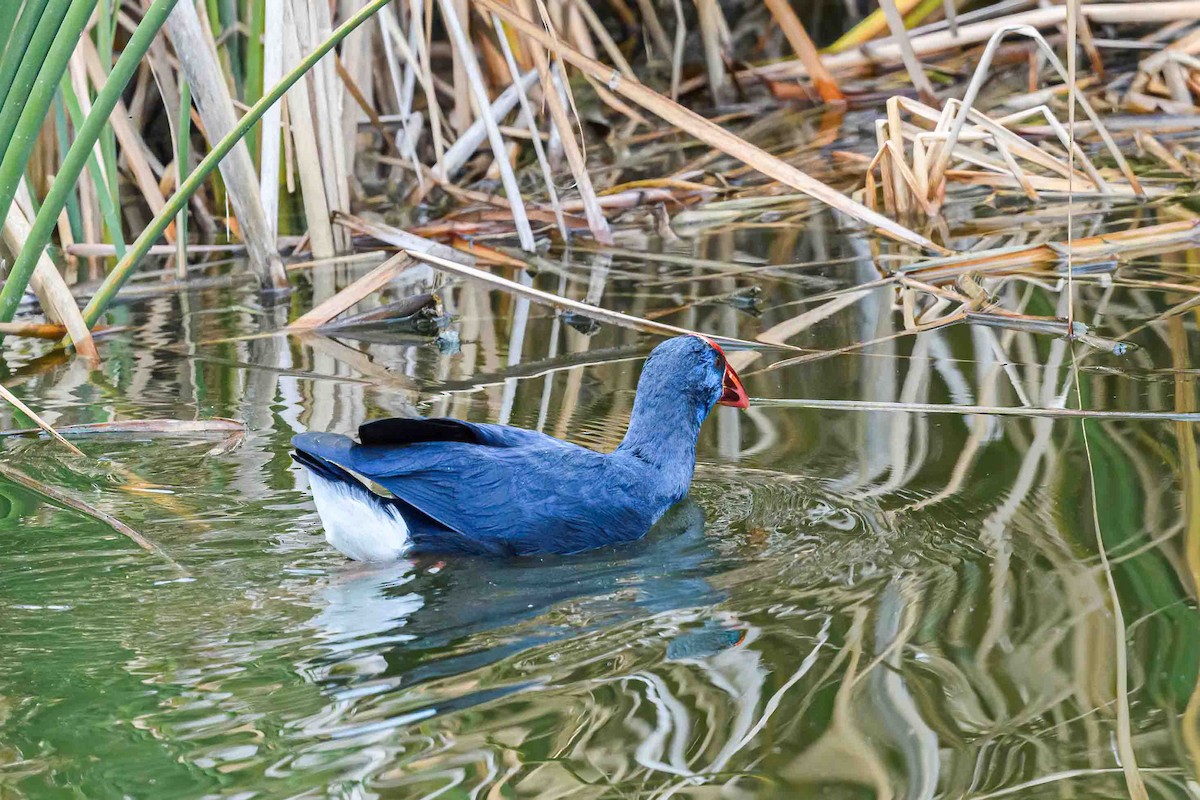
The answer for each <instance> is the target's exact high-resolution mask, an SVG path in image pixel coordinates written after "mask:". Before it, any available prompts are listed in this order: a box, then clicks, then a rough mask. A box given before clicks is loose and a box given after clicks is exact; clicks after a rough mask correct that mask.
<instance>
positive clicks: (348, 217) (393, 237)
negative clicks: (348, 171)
mask: <svg viewBox="0 0 1200 800" xmlns="http://www.w3.org/2000/svg"><path fill="white" fill-rule="evenodd" d="M333 220H334V222H336V223H338V224H339V225H342V226H344V227H346V228H348V229H349V230H353V231H358V232H359V233H365V234H366V235H368V236H373V237H375V238H376V239H378V240H379V241H381V242H386V243H387V244H390V245H392V246H394V247H399V248H402V249H404V250H413V251H416V252H421V253H428V254H430V255H435V256H439V257H441V258H447V259H450V260H451V261H458V262H461V263H464V264H471V263H474V262H473V261H472V260H471V259H470V258H469V257H465V256H462V255H459V254H458V253H456V252H455V251H454V249H453V248H450V247H447V246H446V245H444V244H439V243H438V242H435V241H432V240H430V239H425V238H422V237H420V236H417V235H416V234H412V233H409V232H408V231H402V230H400V229H399V228H394V227H392V226H391V225H385V224H384V223H382V222H372V221H370V220H366V219H363V218H362V217H356V216H354V215H353V214H343V213H340V212H337V213H335V214H334V215H333Z"/></svg>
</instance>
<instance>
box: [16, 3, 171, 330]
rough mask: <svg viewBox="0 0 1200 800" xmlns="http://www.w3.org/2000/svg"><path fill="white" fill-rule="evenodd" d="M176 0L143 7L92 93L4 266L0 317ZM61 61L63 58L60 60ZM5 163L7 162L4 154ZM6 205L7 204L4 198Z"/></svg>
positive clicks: (18, 297)
mask: <svg viewBox="0 0 1200 800" xmlns="http://www.w3.org/2000/svg"><path fill="white" fill-rule="evenodd" d="M176 2H177V0H154V3H153V4H152V5H151V6H150V8H148V9H146V13H145V14H144V15H143V16H142V21H141V22H140V23H138V26H137V29H136V30H134V32H133V35H132V36H131V37H130V38H129V43H128V44H126V45H125V49H124V50H123V51H122V52H121V57H120V58H118V59H117V63H116V64H115V65H114V66H113V69H112V72H110V73H109V76H108V80H107V81H105V83H104V87H103V88H102V89H101V90H100V93H99V94H97V95H96V100H95V102H94V103H93V104H92V110H91V113H89V114H88V116H87V119H86V120H84V123H83V125H82V126H80V127H79V128H78V129H77V130H76V131H75V141H74V143H73V144H72V145H71V149H70V150H68V151H67V155H66V157H65V158H63V161H62V164H61V166H59V169H58V175H56V176H55V178H54V181H53V183H51V184H50V191H48V192H47V193H46V199H45V200H43V201H42V207H41V209H40V210H39V211H38V213H37V217H36V218H35V219H34V221H33V225H32V226H31V228H30V231H29V238H27V239H26V240H25V246H24V247H23V248H22V249H21V252H20V254H19V255H18V256H17V260H16V263H14V264H13V266H12V269H11V270H10V271H9V274H8V280H6V281H5V282H4V288H3V289H0V322H11V321H12V318H13V315H14V314H16V312H17V306H18V305H19V304H20V302H21V296H22V295H23V294H24V293H25V287H26V286H27V285H28V284H29V278H30V276H32V275H33V270H34V268H35V267H36V266H37V260H38V256H39V255H41V253H42V251H43V250H44V249H45V248H46V244H47V243H48V242H49V241H50V236H51V234H52V233H53V231H54V226H55V223H56V222H57V220H58V215H59V213H60V212H61V211H62V208H63V205H64V204H65V203H66V201H67V197H68V196H69V195H70V194H71V192H72V191H73V190H74V188H75V182H76V181H77V180H79V173H80V172H82V171H83V168H84V166H85V165H86V164H87V160H88V158H89V156H91V154H92V148H93V147H94V146H95V144H96V140H97V139H99V138H100V132H101V131H102V130H103V129H104V126H105V125H107V124H108V117H109V115H110V114H111V113H112V111H113V108H115V107H116V105H117V101H118V100H120V99H121V93H122V92H124V91H125V86H126V85H127V84H128V83H129V81H130V79H131V78H132V77H133V74H134V73H135V72H136V71H137V69H138V66H139V65H140V64H141V61H142V58H143V57H144V56H145V55H146V51H147V50H149V49H150V43H151V42H153V41H154V37H155V36H156V35H157V34H158V30H159V28H161V27H162V26H163V23H164V22H166V20H167V15H169V14H170V13H171V9H173V8H174V7H175V3H176ZM85 21H86V18H85ZM75 41H76V40H72V42H71V45H72V47H74V43H75ZM69 55H70V52H69V51H68V56H69ZM63 63H64V64H65V63H66V62H65V60H64V62H63ZM60 75H61V73H60ZM5 163H7V156H6V157H5ZM0 172H3V168H2V166H0ZM97 188H99V187H97ZM10 199H11V198H10ZM5 208H6V209H7V203H6V204H5Z"/></svg>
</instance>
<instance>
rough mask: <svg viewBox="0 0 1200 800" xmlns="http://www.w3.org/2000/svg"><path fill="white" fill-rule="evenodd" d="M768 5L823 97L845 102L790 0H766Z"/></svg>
mask: <svg viewBox="0 0 1200 800" xmlns="http://www.w3.org/2000/svg"><path fill="white" fill-rule="evenodd" d="M766 6H767V9H768V10H770V12H771V16H773V17H774V18H775V21H776V22H777V23H779V27H781V28H783V35H784V36H786V37H787V40H788V44H790V45H791V46H792V50H794V51H795V53H796V56H797V57H798V58H799V59H800V62H801V63H802V64H804V69H805V70H807V71H808V74H809V76H811V79H812V82H813V86H814V87H815V88H816V90H817V94H818V95H819V96H820V97H821V99H822V100H824V101H825V102H826V103H843V102H845V100H846V96H845V95H844V94H842V90H841V89H840V88H839V87H838V84H837V80H836V79H835V78H834V77H833V74H832V73H831V72H830V71H829V70H827V69H825V65H824V64H822V63H821V56H820V54H818V53H817V48H816V45H814V44H813V41H812V39H810V38H809V36H808V31H806V30H805V29H804V23H802V22H801V21H800V18H799V17H798V16H796V12H795V11H794V10H792V4H791V3H790V2H789V0H766Z"/></svg>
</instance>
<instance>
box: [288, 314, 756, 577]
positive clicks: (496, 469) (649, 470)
mask: <svg viewBox="0 0 1200 800" xmlns="http://www.w3.org/2000/svg"><path fill="white" fill-rule="evenodd" d="M718 403H720V404H721V405H728V406H734V407H735V408H746V407H747V406H748V405H749V399H748V398H747V396H746V390H745V388H744V387H743V386H742V382H741V379H739V378H738V376H737V373H736V372H734V371H733V368H732V367H730V366H729V364H727V363H726V361H725V354H724V353H723V352H722V351H721V348H720V347H718V346H717V345H716V343H714V342H712V341H710V340H708V339H705V338H701V337H699V336H679V337H676V338H674V339H668V340H667V341H665V342H663V343H662V344H660V345H658V347H656V348H654V350H653V351H652V352H651V353H650V357H649V359H647V361H646V365H645V367H644V368H643V369H642V376H641V378H640V379H639V380H638V386H637V397H636V398H635V399H634V402H633V414H632V416H631V418H630V420H629V430H628V431H627V432H626V434H625V439H624V440H623V441H622V442H621V444H620V445H619V446H618V447H617V449H616V450H614V451H613V452H612V453H597V452H595V451H593V450H588V449H586V448H583V447H579V446H577V445H574V444H570V443H568V442H563V441H560V440H558V439H554V438H552V437H549V436H546V435H545V434H542V433H538V432H536V431H528V430H523V429H521V428H511V427H509V426H507V425H488V424H479V423H474V422H464V421H462V420H457V419H445V418H443V419H420V418H418V419H385V420H378V421H376V422H369V423H367V424H365V425H363V426H362V427H360V428H359V429H358V436H359V439H360V440H361V444H360V443H356V442H355V441H354V440H352V439H350V438H349V437H347V436H342V435H340V434H333V433H302V434H300V435H298V436H296V437H295V438H294V439H292V445H293V446H294V447H295V448H296V452H295V454H294V456H293V457H294V458H295V459H296V460H297V461H298V462H300V463H301V464H303V465H304V466H305V467H306V468H307V469H308V472H309V475H310V478H311V482H312V491H313V499H314V500H315V501H316V505H317V513H318V514H320V516H321V521H322V523H324V526H325V537H326V538H327V539H328V540H329V543H330V544H332V545H333V546H334V547H336V548H337V549H338V550H340V551H341V552H342V553H344V554H345V555H347V556H349V557H350V558H353V559H357V560H360V561H387V560H390V559H394V558H398V557H400V556H402V555H406V554H414V553H473V554H487V555H534V554H538V553H562V554H570V553H578V552H582V551H584V550H590V549H592V548H595V547H601V546H603V545H608V544H617V543H620V542H628V541H632V540H634V539H638V538H640V537H642V536H644V535H645V534H646V532H647V531H648V530H650V528H651V526H652V525H653V524H654V523H655V521H657V520H658V518H659V517H661V516H662V515H663V513H664V512H666V510H667V509H669V508H670V507H671V506H672V505H674V504H675V503H677V502H678V501H680V500H682V499H683V497H684V496H685V495H686V494H687V492H688V487H689V485H690V484H691V482H692V472H693V470H694V469H695V467H696V440H697V438H698V437H699V435H700V426H701V424H703V422H704V419H705V417H707V416H708V413H709V412H710V411H711V410H712V408H713V406H715V405H716V404H718ZM352 472H353V473H356V474H358V475H362V476H363V477H366V478H369V479H370V480H372V481H374V482H375V483H376V484H378V485H380V486H382V487H383V488H385V489H387V490H388V492H390V493H391V495H392V496H391V497H384V496H382V495H380V494H377V493H375V492H373V491H371V490H370V489H368V488H367V487H366V486H365V485H364V484H363V483H362V482H361V481H359V480H358V478H356V477H355V475H353V474H351V473H352Z"/></svg>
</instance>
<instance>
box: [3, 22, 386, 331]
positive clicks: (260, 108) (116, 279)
mask: <svg viewBox="0 0 1200 800" xmlns="http://www.w3.org/2000/svg"><path fill="white" fill-rule="evenodd" d="M388 2H389V0H371V2H370V3H368V4H367V5H365V6H363V8H361V9H359V11H358V12H356V13H355V14H354V16H352V17H350V18H349V19H347V20H346V21H345V22H343V23H342V24H341V25H339V26H338V28H337V30H335V31H333V33H331V34H330V35H329V38H327V39H326V40H325V41H323V42H321V43H320V44H319V45H317V47H316V49H314V50H313V51H312V52H311V53H309V54H308V55H307V56H305V57H304V59H303V60H301V62H300V63H299V64H297V65H296V67H295V68H294V69H293V70H292V71H291V72H289V73H287V74H286V75H284V76H283V78H282V79H281V80H280V81H279V83H277V84H275V86H274V87H272V88H271V91H269V92H268V93H267V94H265V95H263V97H262V98H261V99H260V100H259V101H258V102H257V103H255V104H254V105H253V106H251V107H250V109H249V110H248V111H247V112H246V113H245V114H243V115H242V118H241V119H240V120H239V121H238V124H237V126H235V127H234V129H233V130H231V131H230V132H229V133H228V134H226V135H225V137H224V138H222V139H221V140H220V141H219V142H217V143H216V144H215V145H213V147H212V150H210V151H209V153H208V155H206V156H205V157H204V160H203V161H201V162H200V164H199V165H198V166H197V167H196V171H195V172H193V173H192V174H191V175H189V176H188V177H187V180H185V181H184V182H183V183H182V184H180V186H179V188H178V189H177V190H176V191H175V193H174V194H173V195H171V198H170V199H169V200H167V204H166V206H164V207H163V209H162V210H161V211H160V212H158V214H157V215H156V216H155V217H154V219H153V220H151V221H150V224H149V225H147V226H146V229H145V230H144V231H142V233H141V235H140V236H138V238H137V240H136V241H134V243H133V245H132V246H131V247H130V249H129V252H128V253H126V254H125V257H124V258H122V259H121V260H120V261H119V262H118V263H117V265H116V266H115V267H113V270H112V272H110V273H109V274H108V277H107V278H105V279H104V283H103V284H101V286H100V288H99V289H98V290H97V291H96V294H95V295H93V296H92V299H91V302H89V303H88V304H87V307H86V308H84V310H83V319H84V321H85V322H87V324H88V325H89V326H91V325H95V324H96V320H98V319H99V318H100V315H101V314H103V313H104V309H105V308H107V307H108V304H109V303H111V302H112V301H113V298H115V297H116V295H117V292H118V291H119V290H120V288H121V286H122V285H123V284H124V283H125V281H126V280H128V279H129V276H130V275H132V274H133V270H134V268H135V267H137V265H138V263H139V262H140V261H141V259H142V258H144V257H145V255H146V253H148V252H149V251H150V247H151V245H153V244H154V242H155V240H157V239H158V237H159V236H161V235H162V233H163V231H165V230H166V229H167V226H168V225H169V224H170V223H171V220H172V219H173V218H174V217H175V215H176V214H177V213H179V210H180V209H181V208H183V207H184V206H185V205H186V204H187V202H188V198H189V197H191V196H192V195H193V194H194V193H195V192H196V190H197V189H199V188H200V186H201V184H203V183H204V180H205V179H206V178H207V177H208V176H209V174H211V173H212V172H213V171H214V170H215V169H216V168H217V166H218V165H219V164H220V163H221V159H223V158H224V157H225V156H226V155H227V154H228V153H229V151H230V150H232V149H233V147H234V145H236V144H237V143H238V142H239V141H241V139H242V137H244V136H245V135H246V133H247V132H249V131H250V129H251V128H253V127H254V125H255V124H256V123H257V122H258V121H259V120H260V119H262V116H263V114H265V113H266V111H267V109H268V108H270V107H271V106H272V105H274V104H275V103H277V102H279V99H280V98H281V97H283V95H284V94H285V93H286V92H287V90H288V89H290V88H291V87H292V85H293V84H295V83H296V81H298V80H300V78H302V77H303V76H304V75H305V73H307V72H308V71H309V70H310V69H312V68H313V67H314V66H315V65H316V63H317V62H318V61H320V60H321V59H322V58H324V57H325V55H326V54H327V53H328V52H329V51H330V50H332V49H333V48H334V47H336V46H337V44H338V42H340V41H342V39H345V38H346V37H347V36H348V35H349V34H350V33H351V32H352V31H353V30H354V29H355V28H357V27H358V26H359V25H362V24H363V23H364V22H366V21H367V20H368V19H370V18H371V17H372V16H374V14H375V12H377V11H379V9H381V8H383V7H384V6H385V5H387V4H388ZM4 288H5V291H7V290H8V287H7V286H5V287H4ZM22 291H24V288H23V287H22ZM3 294H4V293H3V292H0V319H3V316H2V315H3V312H4V308H5V306H4V305H3V299H4V298H3ZM17 299H18V300H19V299H20V294H18V295H17ZM14 307H15V306H14Z"/></svg>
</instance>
